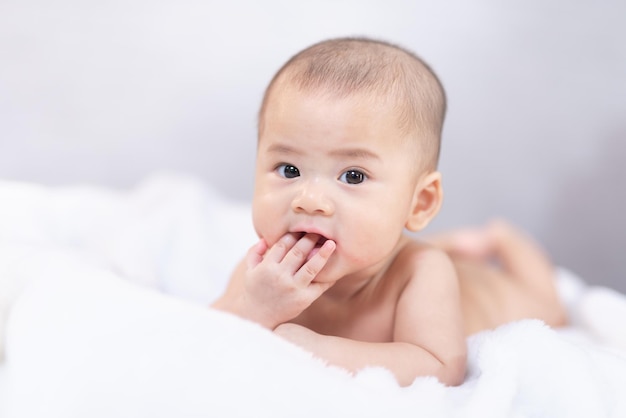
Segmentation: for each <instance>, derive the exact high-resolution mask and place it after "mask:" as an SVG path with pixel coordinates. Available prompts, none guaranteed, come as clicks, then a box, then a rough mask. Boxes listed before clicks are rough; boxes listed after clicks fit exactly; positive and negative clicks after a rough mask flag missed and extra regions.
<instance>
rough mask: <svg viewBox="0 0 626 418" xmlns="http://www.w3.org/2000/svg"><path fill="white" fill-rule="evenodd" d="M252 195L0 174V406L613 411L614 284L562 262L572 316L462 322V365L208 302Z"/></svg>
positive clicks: (52, 409)
mask: <svg viewBox="0 0 626 418" xmlns="http://www.w3.org/2000/svg"><path fill="white" fill-rule="evenodd" d="M254 240H255V235H254V232H253V230H252V226H251V221H250V215H249V207H248V206H247V205H246V204H245V203H239V202H234V201H231V200H228V199H226V198H224V197H223V196H222V195H220V194H219V193H218V192H216V191H215V190H213V189H211V187H210V186H208V185H207V184H204V183H203V182H201V181H199V180H198V179H195V178H190V177H187V176H182V175H177V174H172V173H165V174H158V175H154V176H151V177H149V178H147V179H146V180H145V181H144V182H142V183H140V184H138V185H137V186H136V187H134V188H132V189H130V190H124V191H121V190H112V189H106V188H103V187H95V186H89V185H85V186H78V185H77V186H72V187H56V188H52V187H45V186H42V185H37V184H32V183H24V182H15V181H0V347H1V348H2V356H3V357H2V358H3V359H2V362H1V363H0V416H1V417H5V418H14V417H41V416H45V417H64V418H69V417H105V416H106V417H138V416H146V417H148V416H149V417H173V416H185V417H187V416H220V417H242V416H254V417H266V416H267V417H283V416H284V417H294V416H295V417H321V416H361V417H370V416H371V417H380V416H385V417H417V416H427V417H466V416H469V417H473V416H477V417H539V416H541V417H543V416H545V417H578V416H580V417H626V400H625V398H626V396H624V395H626V327H624V326H623V320H624V319H626V296H624V295H622V294H620V293H618V292H616V291H614V290H611V289H608V288H603V287H599V286H592V285H590V284H589V283H587V282H586V281H585V280H584V279H583V278H580V277H577V276H576V275H574V274H573V273H571V272H569V271H567V270H566V269H560V270H559V272H558V277H557V285H558V287H559V291H560V294H561V297H562V299H563V301H564V303H565V304H566V305H567V307H568V310H569V313H570V316H571V318H572V324H571V326H569V327H567V328H564V329H558V330H554V329H550V328H548V327H546V326H545V325H544V324H543V323H541V322H539V321H534V320H526V321H519V322H515V323H511V324H507V325H504V326H502V327H500V328H498V329H495V330H490V331H485V332H482V333H479V334H476V335H473V336H471V337H469V338H468V341H467V342H468V348H469V359H468V360H469V368H468V373H467V376H466V379H465V381H464V383H463V384H462V385H460V386H458V387H446V386H444V385H442V384H440V383H439V382H438V381H437V380H436V379H434V378H430V377H424V378H418V379H416V380H415V382H414V383H413V384H412V385H410V386H408V387H405V388H401V387H399V386H398V385H397V384H396V382H395V380H394V379H393V377H392V375H391V374H390V373H389V372H388V371H386V370H384V369H382V368H368V369H365V370H363V371H361V372H359V373H358V374H356V375H355V376H352V375H350V374H348V373H347V372H345V371H344V370H342V369H340V368H336V367H331V366H328V365H326V364H324V362H323V361H321V360H319V359H316V358H314V357H312V356H311V355H310V354H309V353H307V352H305V351H304V350H302V349H300V348H299V347H296V346H293V345H291V344H289V343H288V342H286V341H283V340H281V339H280V338H278V337H277V336H275V335H273V334H272V333H271V332H269V331H267V330H265V329H263V328H261V327H259V326H257V325H256V324H254V323H250V322H247V321H244V320H242V319H239V318H237V317H234V316H232V315H229V314H226V313H223V312H218V311H215V310H212V309H208V308H207V305H208V304H209V303H210V302H211V301H212V300H214V299H215V298H216V297H217V296H218V295H219V294H220V292H221V291H222V289H223V288H224V286H225V284H226V280H227V278H228V276H229V274H230V270H231V269H232V267H233V266H234V264H235V263H236V262H237V261H238V260H239V258H240V257H241V256H242V254H244V252H245V251H246V250H247V249H248V246H249V245H251V244H252V243H253V242H254Z"/></svg>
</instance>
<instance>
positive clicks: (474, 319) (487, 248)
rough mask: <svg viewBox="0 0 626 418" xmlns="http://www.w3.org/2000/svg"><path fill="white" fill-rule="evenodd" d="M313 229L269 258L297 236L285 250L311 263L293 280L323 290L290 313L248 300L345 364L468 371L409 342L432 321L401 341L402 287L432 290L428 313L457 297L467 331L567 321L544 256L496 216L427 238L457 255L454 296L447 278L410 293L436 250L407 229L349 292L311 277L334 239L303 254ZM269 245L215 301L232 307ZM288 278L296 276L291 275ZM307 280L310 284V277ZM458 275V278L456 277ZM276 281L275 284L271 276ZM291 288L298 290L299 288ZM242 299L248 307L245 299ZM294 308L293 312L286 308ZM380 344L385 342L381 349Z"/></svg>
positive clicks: (295, 336)
mask: <svg viewBox="0 0 626 418" xmlns="http://www.w3.org/2000/svg"><path fill="white" fill-rule="evenodd" d="M309 238H310V240H309V242H308V243H306V242H305V243H304V244H302V241H303V239H300V240H298V239H297V237H290V238H289V239H287V240H286V241H287V245H286V246H285V250H287V252H286V253H285V254H284V255H283V254H282V251H274V253H273V254H270V255H269V256H268V258H274V259H275V260H278V259H280V258H281V256H282V258H283V259H284V258H287V257H285V255H286V254H290V253H289V251H288V250H289V249H292V248H293V246H295V245H297V244H299V245H300V248H299V250H298V251H296V253H299V252H300V250H301V251H302V252H301V253H300V254H301V255H300V256H297V255H294V254H293V252H292V253H291V254H290V257H293V258H292V260H293V262H294V263H295V264H294V265H306V264H307V263H310V265H309V266H308V268H306V269H302V268H299V269H297V271H301V272H302V275H301V276H300V277H299V279H300V280H302V283H303V284H304V287H305V288H308V289H309V291H310V292H313V293H314V294H316V293H318V292H321V293H320V295H319V296H317V298H315V299H314V300H313V302H312V303H310V305H308V306H306V307H305V308H302V307H301V306H298V305H297V304H296V305H294V304H291V303H289V306H290V308H288V310H287V311H289V309H292V308H293V307H295V309H294V310H293V311H289V312H297V311H301V312H300V313H299V314H298V315H296V316H295V317H293V318H291V319H285V318H273V319H272V320H268V321H266V322H264V321H259V320H258V318H259V316H258V310H257V309H256V308H254V309H252V315H254V318H252V319H253V320H256V321H257V322H261V323H264V325H266V326H268V327H269V328H271V329H274V330H275V332H276V333H277V334H279V335H281V336H282V337H284V338H286V339H287V340H290V341H292V342H294V343H296V344H297V345H300V346H302V347H304V348H307V349H308V350H310V351H312V352H314V353H315V354H316V355H317V356H319V357H321V358H324V359H325V360H327V361H328V362H329V363H331V364H337V365H340V366H342V367H344V368H346V369H348V370H352V371H357V370H359V369H361V368H363V367H364V366H365V365H368V364H369V365H380V364H384V365H386V367H389V368H390V369H392V370H394V371H395V373H396V377H397V378H398V381H399V382H400V383H401V384H410V383H411V382H412V379H413V378H414V377H415V375H424V374H432V375H435V376H438V377H439V378H440V379H441V380H442V381H444V382H456V383H459V380H458V379H459V376H458V375H448V373H450V370H453V371H454V370H459V369H461V370H464V368H463V367H456V368H450V367H449V368H445V367H442V363H443V362H439V361H437V360H435V361H433V357H432V355H431V353H430V352H429V351H428V350H427V349H422V350H420V349H415V346H418V347H423V346H424V345H425V344H426V343H425V341H429V340H431V339H433V336H434V335H436V332H434V331H435V330H433V329H430V330H428V332H427V333H426V334H425V335H424V340H423V341H424V342H422V341H419V342H418V343H417V344H415V345H413V344H412V343H410V342H402V341H403V339H404V338H405V337H404V334H403V329H404V328H403V327H408V328H413V327H412V324H401V323H398V322H399V321H401V317H399V316H398V315H397V310H398V309H400V310H403V309H406V307H403V305H406V297H404V299H403V295H405V296H406V295H407V294H409V295H411V294H430V295H431V297H434V298H435V299H436V303H435V304H433V305H431V306H433V309H432V310H431V311H430V312H428V315H430V316H432V315H435V318H436V315H437V309H436V308H435V307H438V306H441V304H455V303H458V304H460V309H461V312H462V316H463V319H462V323H463V330H464V335H471V334H473V333H476V332H479V331H482V330H486V329H492V328H495V327H497V326H499V325H502V324H505V323H508V322H511V321H515V320H520V319H525V318H536V319H540V320H543V321H544V322H546V323H547V324H548V325H551V326H555V327H556V326H562V325H564V324H565V323H566V316H565V311H564V309H563V306H562V305H561V304H560V302H559V299H558V295H557V294H556V289H555V287H554V277H553V268H552V265H551V263H550V262H549V260H548V258H547V257H546V256H545V255H544V253H543V252H542V251H541V250H540V248H539V247H538V246H537V245H536V243H534V242H533V241H532V240H531V239H530V238H529V237H527V236H526V235H525V234H523V233H522V232H521V231H519V230H517V229H516V228H514V227H513V226H511V225H510V224H508V223H506V222H503V221H494V222H491V223H489V224H488V225H486V226H485V227H482V228H472V229H465V230H461V231H455V232H451V233H447V234H441V235H438V236H436V237H432V239H431V243H432V244H434V245H436V246H438V247H440V248H442V249H444V250H445V251H446V252H447V253H448V254H449V255H450V256H451V259H452V260H453V266H454V269H455V270H456V272H457V274H458V284H459V286H458V288H457V290H456V291H457V292H458V296H459V297H458V299H455V298H454V286H453V288H452V289H450V288H446V287H444V288H443V289H444V290H442V291H441V292H440V293H441V296H442V297H441V298H439V299H437V297H436V294H435V295H433V294H432V293H431V292H430V290H431V289H428V288H424V287H423V286H417V288H416V289H414V292H415V293H413V291H411V290H409V291H408V292H407V290H406V289H407V287H409V288H410V287H416V286H415V285H414V284H413V285H412V284H411V281H412V278H413V277H415V274H414V273H415V268H416V262H417V263H424V262H426V263H428V261H427V260H428V258H430V257H432V256H433V249H432V247H431V246H430V245H425V244H421V243H418V242H415V241H413V240H411V239H409V238H407V237H404V238H403V239H402V240H401V243H400V244H399V245H398V246H397V248H396V250H395V253H394V255H393V257H392V258H391V260H392V261H391V262H389V263H388V264H387V265H385V266H383V269H382V270H381V272H382V273H381V274H379V275H378V276H377V277H376V278H374V279H372V280H368V281H366V282H365V284H364V285H363V286H362V287H360V288H358V290H356V291H354V292H351V293H333V292H327V290H328V289H330V286H329V285H327V284H325V283H316V282H315V281H314V277H315V276H316V273H315V272H316V271H317V270H318V269H323V266H324V264H325V263H324V260H326V259H327V258H329V257H330V255H331V254H332V253H333V251H334V247H335V244H334V243H329V242H327V243H325V244H324V245H323V246H322V248H320V249H319V250H317V251H316V256H313V257H311V256H310V255H309V254H310V252H311V250H312V249H313V248H314V247H313V245H312V243H313V241H314V240H315V239H316V238H315V237H309ZM304 241H306V239H304ZM290 245H293V246H292V247H290ZM265 250H267V248H265V245H264V244H261V245H260V246H256V247H255V248H253V250H251V252H250V253H249V254H248V257H247V259H246V260H247V261H246V262H243V263H242V264H240V266H239V267H238V268H237V270H236V271H235V273H234V275H233V278H232V281H231V283H230V285H229V288H228V290H227V292H226V293H225V294H224V296H223V297H222V298H221V299H220V300H218V301H217V302H216V304H215V305H214V307H216V308H221V309H223V308H225V307H226V308H228V309H227V310H231V311H232V309H230V308H232V306H233V305H236V303H235V304H233V302H232V301H233V300H237V299H238V298H241V295H245V294H246V291H245V287H246V284H245V281H246V272H248V271H249V270H250V268H251V267H255V266H258V265H260V261H261V259H262V257H261V256H260V252H263V251H265ZM435 254H436V250H435ZM435 258H437V255H435ZM248 276H249V275H248ZM305 276H310V277H305ZM266 277H275V275H268V276H266ZM311 277H313V279H311ZM452 277H455V276H452ZM288 280H290V281H292V279H290V278H289V279H288ZM309 280H310V282H311V283H312V284H313V288H309V286H308V285H306V283H307V282H308V281H309ZM454 281H455V282H456V277H455V279H454ZM421 283H422V284H423V285H426V286H427V285H428V283H432V281H430V280H425V281H422V282H421ZM260 284H261V285H262V286H267V285H268V283H260ZM275 285H276V283H273V284H272V286H275ZM437 287H438V286H434V287H433V288H435V289H436V288H437ZM451 290H452V292H451ZM450 292H451V293H450ZM252 293H254V292H252ZM295 293H299V291H297V290H296V291H295ZM280 299H283V297H282V296H281V297H280ZM263 300H267V299H263ZM283 300H284V299H283ZM301 300H302V301H303V303H304V305H307V304H308V302H307V300H308V299H307V298H306V297H305V298H303V299H301ZM409 302H411V301H409ZM277 303H280V302H279V301H277ZM263 304H264V305H265V306H266V308H267V309H266V310H267V312H268V315H269V316H271V315H273V314H274V313H276V312H285V307H284V306H276V305H273V304H269V305H268V304H266V303H263ZM410 304H411V305H417V304H415V303H410ZM239 306H246V303H241V304H240V305H239ZM248 306H249V305H248ZM423 308H424V307H423V306H418V307H417V310H418V311H419V312H421V313H423V312H424V309H423ZM237 313H238V314H239V315H241V316H246V315H247V312H244V311H239V312H237ZM291 315H293V313H291V314H287V316H291ZM433 322H435V323H436V322H437V320H436V319H434V320H433ZM444 335H445V334H444ZM445 338H447V337H444V339H445ZM399 341H400V342H399ZM398 342H399V343H398ZM381 347H384V349H382V350H381ZM435 347H436V346H435ZM456 354H457V356H456V357H450V358H447V359H446V360H445V362H446V363H447V364H450V363H455V362H459V363H463V362H464V358H463V354H464V353H462V352H457V353H456ZM417 365H418V366H417ZM453 374H454V373H453ZM461 381H462V377H461Z"/></svg>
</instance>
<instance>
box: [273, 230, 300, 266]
mask: <svg viewBox="0 0 626 418" xmlns="http://www.w3.org/2000/svg"><path fill="white" fill-rule="evenodd" d="M296 242H298V238H297V237H296V235H294V234H291V233H287V234H285V235H283V236H282V237H280V239H279V240H278V241H276V244H274V245H272V247H271V248H270V249H269V250H268V251H267V253H266V254H265V259H267V260H269V261H273V262H275V263H280V262H281V261H282V260H283V258H285V254H287V252H289V251H290V250H291V249H292V248H293V246H294V245H295V244H296Z"/></svg>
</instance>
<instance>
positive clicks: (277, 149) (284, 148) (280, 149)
mask: <svg viewBox="0 0 626 418" xmlns="http://www.w3.org/2000/svg"><path fill="white" fill-rule="evenodd" d="M267 152H272V153H276V154H300V151H298V150H296V149H295V148H293V147H290V146H289V145H286V144H272V145H270V146H269V147H268V148H267Z"/></svg>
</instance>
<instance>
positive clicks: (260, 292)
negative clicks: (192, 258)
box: [212, 234, 336, 329]
mask: <svg viewBox="0 0 626 418" xmlns="http://www.w3.org/2000/svg"><path fill="white" fill-rule="evenodd" d="M318 238H319V237H318V236H316V235H313V234H309V235H305V236H303V237H297V236H295V235H294V234H286V235H284V236H283V237H282V238H280V239H279V240H278V242H277V243H276V244H274V245H273V246H272V247H271V248H268V247H267V243H266V242H265V241H264V240H261V241H259V243H258V244H257V245H255V246H254V247H252V248H251V249H250V251H249V252H248V254H247V256H246V258H245V260H244V261H243V262H242V263H240V264H239V266H238V267H237V269H236V270H235V272H234V274H233V276H232V278H231V281H230V283H229V285H228V288H227V289H226V292H225V293H224V294H223V295H222V296H221V297H220V298H219V299H218V300H217V301H215V302H214V303H213V304H212V307H213V308H216V309H220V310H223V311H227V312H231V313H234V314H236V315H238V316H240V317H243V318H246V319H250V320H252V321H255V322H257V323H259V324H261V325H263V326H264V327H266V328H269V329H274V328H276V326H278V325H279V324H282V323H283V322H286V321H289V320H291V319H293V318H295V317H296V316H298V315H299V314H300V313H301V312H302V311H304V310H305V309H306V308H308V307H309V305H310V304H311V303H312V302H313V301H314V300H315V299H317V298H318V297H319V296H320V295H321V294H322V293H324V292H325V291H326V290H327V289H328V288H329V287H330V286H332V285H333V283H317V282H314V281H313V279H315V277H316V276H317V274H318V273H319V272H320V271H321V270H322V268H323V267H324V266H325V265H326V262H327V261H328V259H329V258H330V256H331V254H332V253H333V251H334V250H335V247H336V245H335V243H334V242H333V241H331V240H328V241H326V242H325V243H324V245H323V246H322V247H321V248H320V249H319V251H318V252H317V253H316V254H315V255H313V256H312V257H311V258H310V259H309V260H307V258H308V256H309V254H310V253H311V250H312V249H313V247H314V246H315V243H316V242H317V239H318Z"/></svg>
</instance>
